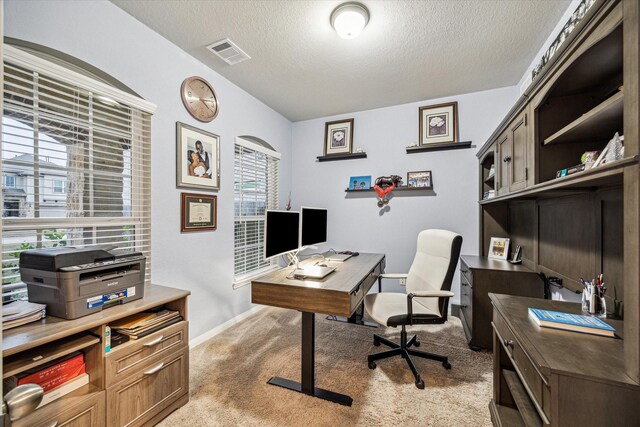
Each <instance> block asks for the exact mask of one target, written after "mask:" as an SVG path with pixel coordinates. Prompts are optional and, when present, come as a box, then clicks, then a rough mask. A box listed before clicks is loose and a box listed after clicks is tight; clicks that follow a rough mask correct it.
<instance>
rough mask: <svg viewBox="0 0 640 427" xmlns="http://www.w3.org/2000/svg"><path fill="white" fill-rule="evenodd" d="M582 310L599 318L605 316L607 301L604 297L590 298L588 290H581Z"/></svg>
mask: <svg viewBox="0 0 640 427" xmlns="http://www.w3.org/2000/svg"><path fill="white" fill-rule="evenodd" d="M582 312H583V313H584V314H590V315H592V316H598V317H600V318H606V317H607V303H606V302H605V300H604V297H597V296H594V297H593V298H591V297H590V296H589V295H588V292H585V291H583V292H582Z"/></svg>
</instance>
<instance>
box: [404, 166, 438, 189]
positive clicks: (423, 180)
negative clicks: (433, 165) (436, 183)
mask: <svg viewBox="0 0 640 427" xmlns="http://www.w3.org/2000/svg"><path fill="white" fill-rule="evenodd" d="M407 187H413V188H426V189H429V190H432V189H433V180H432V179H431V171H419V172H407Z"/></svg>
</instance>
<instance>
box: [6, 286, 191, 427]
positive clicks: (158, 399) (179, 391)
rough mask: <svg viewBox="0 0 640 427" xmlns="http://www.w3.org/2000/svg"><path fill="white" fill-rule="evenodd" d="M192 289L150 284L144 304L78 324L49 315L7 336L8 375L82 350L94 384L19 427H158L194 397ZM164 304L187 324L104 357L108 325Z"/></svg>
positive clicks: (110, 310)
mask: <svg viewBox="0 0 640 427" xmlns="http://www.w3.org/2000/svg"><path fill="white" fill-rule="evenodd" d="M188 295H189V292H188V291H184V290H180V289H173V288H168V287H164V286H157V285H151V286H147V287H146V288H145V296H144V298H142V299H139V300H136V301H132V302H130V303H127V304H123V305H119V306H114V307H111V308H108V309H105V310H103V311H101V312H99V313H95V314H92V315H89V316H85V317H81V318H79V319H74V320H63V319H59V318H56V317H53V316H47V317H46V318H45V319H44V320H43V321H41V322H34V323H30V324H27V325H24V326H21V327H18V328H15V329H10V330H7V331H4V333H3V348H2V352H3V365H4V373H3V374H4V376H5V377H7V376H10V375H15V374H17V373H20V372H23V371H25V370H27V369H31V368H34V367H37V366H38V365H39V364H42V363H46V362H48V361H51V360H55V359H57V358H59V357H62V356H65V355H68V354H71V353H72V352H74V351H78V350H80V351H82V352H83V353H84V355H85V363H86V372H87V374H88V375H89V384H87V385H84V386H82V387H80V388H79V389H77V390H75V391H73V392H71V393H69V394H66V395H64V396H62V397H60V398H59V399H57V400H54V401H52V402H50V403H48V404H46V405H44V406H42V407H41V408H39V409H37V410H36V411H34V412H33V413H32V414H29V415H27V416H26V417H24V418H23V419H20V420H18V421H16V422H14V423H13V424H12V425H13V426H15V427H32V426H34V427H50V426H57V427H61V426H65V427H87V426H91V427H103V426H118V427H119V426H125V425H126V426H140V425H154V424H155V423H157V422H159V421H160V420H161V419H162V418H164V417H166V416H167V415H168V414H169V413H170V412H172V411H174V410H175V409H177V408H179V407H180V406H182V405H184V404H185V403H186V402H188V400H189V337H188V327H189V323H188V321H187V296H188ZM161 306H164V307H166V308H168V309H171V310H177V311H178V312H179V313H180V316H182V317H183V319H184V320H183V321H181V322H178V323H175V324H173V325H171V326H168V327H166V328H163V329H161V330H159V331H156V332H154V333H153V334H150V335H148V336H146V337H144V338H140V339H138V340H130V341H128V342H126V343H123V344H121V345H119V346H117V347H114V348H112V349H111V351H110V352H109V353H105V350H104V348H105V347H104V342H103V337H104V335H105V328H106V327H107V326H108V325H109V324H110V323H111V322H114V321H116V320H119V319H123V318H125V317H127V316H130V315H132V314H135V313H140V312H143V311H146V310H149V309H153V308H157V307H161Z"/></svg>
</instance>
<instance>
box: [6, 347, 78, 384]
mask: <svg viewBox="0 0 640 427" xmlns="http://www.w3.org/2000/svg"><path fill="white" fill-rule="evenodd" d="M85 368H86V365H85V363H84V354H83V353H81V352H79V351H75V352H73V353H71V354H68V355H67V356H64V357H61V358H58V359H56V360H53V361H51V362H48V363H44V364H42V365H38V366H36V367H35V368H31V369H28V370H26V371H23V372H20V373H18V374H15V375H12V376H10V377H8V378H5V379H4V380H3V382H2V385H3V387H4V389H5V390H6V391H9V390H11V389H13V388H15V387H17V386H19V385H23V384H30V383H31V384H37V385H39V386H40V387H42V389H43V390H44V392H45V393H46V392H48V391H49V390H52V389H54V388H56V387H58V386H59V385H61V384H64V383H66V382H67V381H69V380H71V379H73V378H75V377H77V376H79V375H81V374H84V373H85Z"/></svg>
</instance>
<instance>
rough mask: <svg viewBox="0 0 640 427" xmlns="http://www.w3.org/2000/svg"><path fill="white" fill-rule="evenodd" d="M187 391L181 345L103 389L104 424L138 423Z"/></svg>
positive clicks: (185, 350)
mask: <svg viewBox="0 0 640 427" xmlns="http://www.w3.org/2000/svg"><path fill="white" fill-rule="evenodd" d="M188 392H189V349H188V348H183V349H182V350H180V351H177V352H175V353H172V354H169V355H167V357H165V358H163V359H162V360H161V361H160V362H158V363H157V364H155V365H151V366H150V367H148V368H146V369H144V370H142V371H140V372H138V373H136V374H134V375H129V376H128V381H126V382H124V383H120V384H119V385H116V386H113V387H111V388H108V389H107V408H108V414H109V417H108V418H107V425H109V426H125V425H126V426H138V425H142V424H144V423H145V422H147V421H149V420H150V419H151V418H153V417H154V416H155V415H156V414H157V413H159V412H160V411H162V410H163V409H165V408H167V407H168V406H169V405H171V404H172V403H174V402H175V401H177V400H178V399H180V398H181V397H182V396H183V395H185V394H186V393H188Z"/></svg>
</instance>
